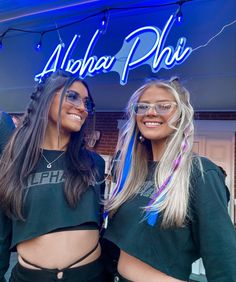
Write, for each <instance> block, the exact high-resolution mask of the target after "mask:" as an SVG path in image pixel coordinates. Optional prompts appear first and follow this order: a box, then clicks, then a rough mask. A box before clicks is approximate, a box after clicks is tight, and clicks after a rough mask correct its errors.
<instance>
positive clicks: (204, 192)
mask: <svg viewBox="0 0 236 282" xmlns="http://www.w3.org/2000/svg"><path fill="white" fill-rule="evenodd" d="M226 189H227V187H226V186H225V183H224V178H223V176H222V174H221V173H220V171H219V170H218V169H216V168H210V169H208V170H206V171H205V172H204V179H203V178H202V177H201V176H198V177H197V179H196V182H195V184H194V189H193V218H194V220H193V222H192V230H193V237H194V239H195V242H196V245H197V247H198V250H199V252H200V256H201V257H202V259H203V264H204V267H205V269H206V276H207V279H208V282H234V281H236V232H235V229H234V226H233V224H232V221H231V219H230V217H229V214H228V208H227V205H228V200H227V192H226Z"/></svg>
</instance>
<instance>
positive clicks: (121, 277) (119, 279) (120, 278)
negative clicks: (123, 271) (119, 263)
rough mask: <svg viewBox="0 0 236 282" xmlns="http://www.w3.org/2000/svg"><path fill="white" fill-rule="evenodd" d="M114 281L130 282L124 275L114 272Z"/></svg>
mask: <svg viewBox="0 0 236 282" xmlns="http://www.w3.org/2000/svg"><path fill="white" fill-rule="evenodd" d="M114 282H132V281H131V280H128V279H126V278H125V277H123V276H122V275H120V273H116V275H115V276H114Z"/></svg>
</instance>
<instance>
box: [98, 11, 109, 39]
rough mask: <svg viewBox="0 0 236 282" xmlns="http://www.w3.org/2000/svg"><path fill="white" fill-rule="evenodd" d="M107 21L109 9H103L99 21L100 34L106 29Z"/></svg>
mask: <svg viewBox="0 0 236 282" xmlns="http://www.w3.org/2000/svg"><path fill="white" fill-rule="evenodd" d="M108 21H109V9H107V10H105V11H104V14H103V17H102V21H101V24H100V32H101V33H102V34H105V33H106V31H107V27H108Z"/></svg>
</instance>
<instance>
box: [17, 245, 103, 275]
mask: <svg viewBox="0 0 236 282" xmlns="http://www.w3.org/2000/svg"><path fill="white" fill-rule="evenodd" d="M98 245H99V241H98V242H97V244H96V246H95V247H94V248H93V249H92V250H91V251H89V252H88V253H87V254H85V255H84V256H82V257H81V258H79V259H78V260H77V261H75V262H73V263H72V264H70V265H68V266H67V267H64V268H62V269H51V268H45V267H41V266H38V265H37V264H34V263H31V262H29V261H28V260H26V259H25V258H23V257H22V256H21V259H22V260H23V261H24V262H25V263H27V264H29V265H31V266H34V267H37V268H39V269H41V270H46V271H49V272H58V271H63V270H65V269H68V268H70V267H72V266H73V265H75V264H77V263H79V262H81V261H83V260H84V259H86V258H87V257H88V256H89V255H91V254H92V253H93V252H94V251H95V250H96V249H97V247H98Z"/></svg>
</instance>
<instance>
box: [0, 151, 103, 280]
mask: <svg viewBox="0 0 236 282" xmlns="http://www.w3.org/2000/svg"><path fill="white" fill-rule="evenodd" d="M43 154H44V155H45V157H46V158H47V159H48V160H53V159H55V158H56V157H57V156H58V155H60V154H61V152H60V151H49V150H44V151H43ZM89 154H91V157H92V159H93V162H94V163H95V167H96V168H97V170H98V177H97V179H96V180H97V182H99V181H101V180H103V179H104V168H105V162H104V160H103V159H102V158H101V157H100V156H99V155H97V154H95V153H92V152H90V153H89ZM65 163H66V160H65V155H64V156H62V157H60V158H59V159H58V160H57V161H56V162H54V163H53V164H52V167H51V168H50V169H49V168H47V163H46V162H45V160H44V159H43V158H40V160H39V162H38V164H37V166H36V168H35V170H34V172H33V173H31V174H30V176H29V177H28V181H27V185H26V187H25V202H24V206H23V214H24V217H25V221H22V220H19V219H9V218H8V217H6V215H5V214H4V213H3V212H2V210H1V209H0V281H1V282H2V281H4V278H3V277H4V274H5V272H6V271H7V269H8V267H9V256H10V251H11V250H13V249H15V247H16V245H17V244H19V243H20V242H23V241H25V240H30V239H32V238H36V237H38V236H41V235H43V234H47V233H49V232H53V231H55V230H58V229H61V228H66V227H73V226H79V225H83V227H82V229H91V228H90V227H88V228H87V227H86V225H85V226H84V224H86V223H95V227H94V228H96V229H98V228H99V226H100V223H101V205H100V196H101V192H102V191H101V190H102V185H99V184H95V185H94V186H92V185H91V186H89V187H88V189H87V190H86V192H84V193H83V194H82V196H81V198H80V200H79V202H78V203H77V205H76V207H75V208H72V207H70V206H69V204H68V202H67V200H66V198H65V195H64V181H65V178H64V167H65ZM93 226H94V225H93Z"/></svg>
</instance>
